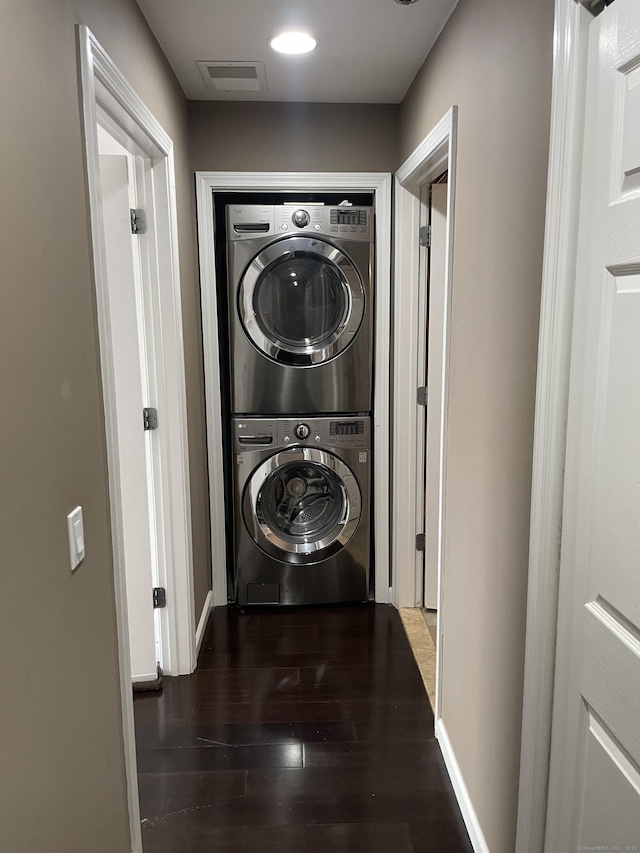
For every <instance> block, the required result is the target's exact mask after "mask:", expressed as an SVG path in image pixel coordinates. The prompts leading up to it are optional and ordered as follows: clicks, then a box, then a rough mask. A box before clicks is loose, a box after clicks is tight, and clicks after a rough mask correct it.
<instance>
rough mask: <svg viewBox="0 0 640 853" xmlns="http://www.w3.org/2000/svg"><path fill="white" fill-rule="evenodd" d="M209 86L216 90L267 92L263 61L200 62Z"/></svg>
mask: <svg viewBox="0 0 640 853" xmlns="http://www.w3.org/2000/svg"><path fill="white" fill-rule="evenodd" d="M198 67H199V68H200V71H202V76H203V77H204V79H205V82H206V84H207V86H208V87H209V88H210V89H213V91H214V92H266V90H267V78H266V76H265V73H264V63H263V62H198Z"/></svg>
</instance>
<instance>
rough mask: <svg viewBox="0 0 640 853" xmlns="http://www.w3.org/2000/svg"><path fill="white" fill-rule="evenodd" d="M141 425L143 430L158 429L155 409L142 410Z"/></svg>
mask: <svg viewBox="0 0 640 853" xmlns="http://www.w3.org/2000/svg"><path fill="white" fill-rule="evenodd" d="M142 423H143V424H144V428H145V430H147V429H158V410H157V409H151V408H149V409H143V410H142Z"/></svg>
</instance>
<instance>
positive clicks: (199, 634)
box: [196, 589, 213, 657]
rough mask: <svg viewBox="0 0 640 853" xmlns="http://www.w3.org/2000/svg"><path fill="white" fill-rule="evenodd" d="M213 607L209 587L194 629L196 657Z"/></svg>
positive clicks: (211, 593) (211, 591) (211, 592)
mask: <svg viewBox="0 0 640 853" xmlns="http://www.w3.org/2000/svg"><path fill="white" fill-rule="evenodd" d="M212 607H213V590H212V589H210V590H209V592H208V593H207V597H206V598H205V600H204V607H203V608H202V614H201V616H200V621H199V622H198V627H197V629H196V657H197V656H198V653H199V651H200V646H201V645H202V638H203V637H204V629H205V628H206V627H207V622H208V621H209V614H210V613H211V608H212Z"/></svg>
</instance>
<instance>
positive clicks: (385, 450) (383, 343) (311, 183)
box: [196, 172, 391, 606]
mask: <svg viewBox="0 0 640 853" xmlns="http://www.w3.org/2000/svg"><path fill="white" fill-rule="evenodd" d="M254 190H255V191H260V190H272V191H277V190H307V191H308V190H314V191H318V192H322V191H326V192H343V191H345V192H346V191H349V190H352V191H358V192H372V193H374V205H375V216H376V247H375V300H374V301H375V332H374V334H375V351H374V377H375V386H374V404H373V413H372V415H373V442H374V466H373V481H374V489H375V499H374V505H373V525H374V553H375V600H376V601H378V602H382V603H387V602H389V600H390V595H391V593H390V585H391V584H390V580H389V578H390V574H389V566H390V561H389V512H390V506H389V495H390V474H389V456H390V450H389V447H390V444H389V442H390V430H389V419H390V392H389V385H390V341H391V175H390V174H387V173H386V172H335V173H332V172H196V199H197V211H198V243H199V257H200V282H201V300H202V328H203V342H204V357H205V390H206V396H207V400H206V404H207V434H208V447H209V494H210V506H211V560H212V564H213V565H212V568H213V601H214V604H215V605H216V606H219V605H223V604H226V603H227V577H226V552H225V527H224V483H223V475H222V471H223V468H222V422H221V408H220V407H221V399H220V358H219V342H218V327H217V317H218V305H217V297H216V270H215V255H214V249H215V243H214V229H213V194H214V193H215V192H233V191H240V192H247V191H254Z"/></svg>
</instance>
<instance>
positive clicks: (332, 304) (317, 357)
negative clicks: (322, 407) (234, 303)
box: [238, 237, 365, 367]
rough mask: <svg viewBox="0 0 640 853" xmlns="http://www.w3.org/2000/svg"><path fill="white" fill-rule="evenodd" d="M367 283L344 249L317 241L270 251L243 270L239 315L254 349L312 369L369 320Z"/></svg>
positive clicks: (294, 241) (281, 244) (294, 240)
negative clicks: (367, 313)
mask: <svg viewBox="0 0 640 853" xmlns="http://www.w3.org/2000/svg"><path fill="white" fill-rule="evenodd" d="M364 303H365V295H364V288H363V286H362V280H361V279H360V275H359V274H358V271H357V270H356V268H355V266H354V265H353V262H352V261H351V260H350V259H349V258H347V256H346V255H344V254H343V253H342V252H341V251H340V250H339V249H337V248H336V247H335V246H332V245H331V244H330V243H326V242H324V240H320V239H315V238H313V237H286V238H284V239H283V240H278V241H277V242H275V243H271V244H270V245H269V246H267V247H265V248H264V249H263V250H262V251H260V253H259V254H258V255H256V257H255V258H254V259H253V260H252V261H251V263H250V264H249V265H248V267H247V268H246V270H245V271H244V273H243V275H242V278H241V280H240V285H239V289H238V311H239V314H240V320H241V321H242V325H243V327H244V330H245V332H246V333H247V335H248V336H249V338H250V340H251V341H252V342H253V344H254V345H255V346H256V347H257V348H258V349H259V350H260V351H261V352H262V353H264V354H265V355H266V356H268V357H269V358H271V359H273V361H276V362H278V363H279V364H285V365H291V366H294V367H311V366H314V365H318V364H322V363H323V362H326V361H330V360H331V359H332V358H335V357H336V356H337V355H339V354H340V353H341V352H343V350H345V349H346V348H347V347H348V346H349V344H350V343H351V342H352V341H353V339H354V338H355V336H356V335H357V333H358V329H359V328H360V324H361V323H362V318H363V316H364V307H365V305H364Z"/></svg>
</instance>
